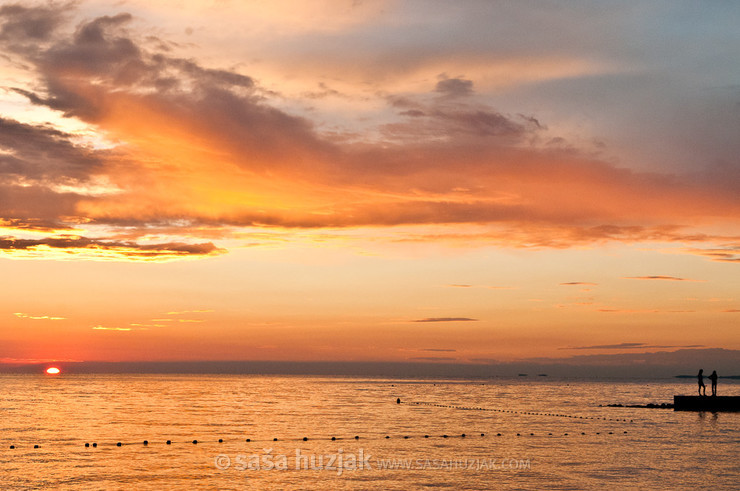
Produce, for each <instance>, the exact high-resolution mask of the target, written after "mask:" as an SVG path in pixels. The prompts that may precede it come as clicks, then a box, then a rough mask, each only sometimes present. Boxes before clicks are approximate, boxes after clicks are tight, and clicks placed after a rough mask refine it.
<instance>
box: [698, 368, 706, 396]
mask: <svg viewBox="0 0 740 491" xmlns="http://www.w3.org/2000/svg"><path fill="white" fill-rule="evenodd" d="M696 378H697V380H698V382H699V395H700V396H702V395H704V396H705V395H707V386H706V385H704V369H703V368H702V369H700V370H699V374H698V375H697V376H696ZM702 389H704V393H703V394H702V393H701V390H702Z"/></svg>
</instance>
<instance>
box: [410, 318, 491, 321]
mask: <svg viewBox="0 0 740 491" xmlns="http://www.w3.org/2000/svg"><path fill="white" fill-rule="evenodd" d="M477 320H478V319H471V318H469V317H427V318H425V319H417V320H415V321H412V322H463V321H477Z"/></svg>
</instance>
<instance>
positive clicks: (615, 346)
mask: <svg viewBox="0 0 740 491" xmlns="http://www.w3.org/2000/svg"><path fill="white" fill-rule="evenodd" d="M703 347H704V345H702V344H692V345H683V346H661V345H653V344H646V343H619V344H602V345H595V346H571V347H567V348H558V349H560V350H631V349H643V348H703Z"/></svg>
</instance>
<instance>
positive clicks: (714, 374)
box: [704, 370, 719, 396]
mask: <svg viewBox="0 0 740 491" xmlns="http://www.w3.org/2000/svg"><path fill="white" fill-rule="evenodd" d="M718 378H719V377H717V370H715V371H713V372H712V374H711V375H710V376H709V380H711V381H712V395H713V396H716V395H717V379H718ZM704 390H705V391H706V390H707V389H706V388H705V389H704Z"/></svg>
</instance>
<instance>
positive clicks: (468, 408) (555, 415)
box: [396, 399, 634, 423]
mask: <svg viewBox="0 0 740 491" xmlns="http://www.w3.org/2000/svg"><path fill="white" fill-rule="evenodd" d="M396 404H409V405H414V406H430V407H440V408H448V409H459V410H463V411H490V412H495V413H507V414H526V415H532V416H550V417H553V418H570V419H588V420H594V421H616V422H621V423H633V422H634V421H633V420H631V419H619V418H601V417H597V416H577V415H573V414H560V413H545V412H539V411H515V410H513V409H498V408H490V407H478V406H458V405H455V404H437V403H434V402H423V401H409V402H406V401H401V399H396Z"/></svg>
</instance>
